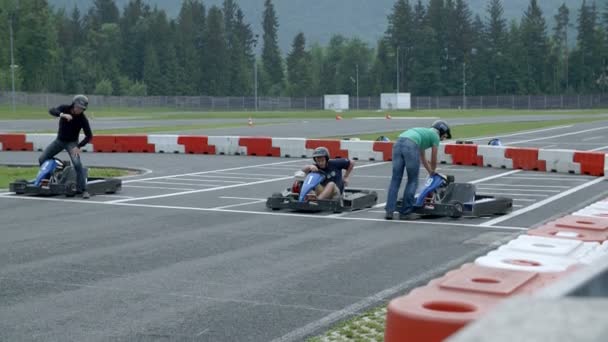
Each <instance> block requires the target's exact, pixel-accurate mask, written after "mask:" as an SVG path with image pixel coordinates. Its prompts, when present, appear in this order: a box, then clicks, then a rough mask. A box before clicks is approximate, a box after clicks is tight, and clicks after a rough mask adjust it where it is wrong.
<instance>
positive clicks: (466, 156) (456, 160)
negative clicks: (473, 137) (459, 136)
mask: <svg viewBox="0 0 608 342" xmlns="http://www.w3.org/2000/svg"><path fill="white" fill-rule="evenodd" d="M445 153H446V154H449V155H451V156H452V164H456V165H473V166H483V157H482V156H478V155H477V145H473V144H447V145H445Z"/></svg>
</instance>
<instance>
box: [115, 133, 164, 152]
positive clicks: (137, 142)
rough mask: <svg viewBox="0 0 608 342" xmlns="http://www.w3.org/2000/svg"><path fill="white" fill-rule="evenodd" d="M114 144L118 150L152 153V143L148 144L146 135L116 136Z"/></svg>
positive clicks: (153, 150)
mask: <svg viewBox="0 0 608 342" xmlns="http://www.w3.org/2000/svg"><path fill="white" fill-rule="evenodd" d="M116 145H117V147H118V152H143V153H154V152H155V149H154V145H153V144H148V136H147V135H140V136H123V135H117V136H116Z"/></svg>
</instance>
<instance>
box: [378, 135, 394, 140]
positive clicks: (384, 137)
mask: <svg viewBox="0 0 608 342" xmlns="http://www.w3.org/2000/svg"><path fill="white" fill-rule="evenodd" d="M376 141H391V139H389V138H388V137H387V136H384V135H381V136H379V137H378V138H376Z"/></svg>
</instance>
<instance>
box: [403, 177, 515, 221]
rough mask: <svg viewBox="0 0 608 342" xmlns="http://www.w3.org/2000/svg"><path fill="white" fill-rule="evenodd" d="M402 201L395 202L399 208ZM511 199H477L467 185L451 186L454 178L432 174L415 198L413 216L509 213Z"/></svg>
mask: <svg viewBox="0 0 608 342" xmlns="http://www.w3.org/2000/svg"><path fill="white" fill-rule="evenodd" d="M401 206H402V201H401V200H400V201H398V202H397V207H398V208H401ZM512 208H513V199H511V198H507V197H494V196H485V195H477V194H476V187H475V185H474V184H470V183H455V182H454V176H444V175H440V174H434V175H433V176H432V177H429V178H427V181H426V183H425V187H424V189H423V190H422V191H421V192H420V194H418V195H417V196H416V199H415V204H414V212H415V213H417V214H419V215H423V216H444V217H445V216H447V217H452V218H459V217H461V216H472V217H480V216H491V215H504V214H507V213H509V212H511V210H512Z"/></svg>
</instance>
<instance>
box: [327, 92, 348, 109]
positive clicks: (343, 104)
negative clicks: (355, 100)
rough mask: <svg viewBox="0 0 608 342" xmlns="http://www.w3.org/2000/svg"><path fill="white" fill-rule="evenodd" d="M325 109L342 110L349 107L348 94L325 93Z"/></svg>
mask: <svg viewBox="0 0 608 342" xmlns="http://www.w3.org/2000/svg"><path fill="white" fill-rule="evenodd" d="M323 102H324V108H325V110H335V111H342V110H347V109H348V95H325V97H324V101H323Z"/></svg>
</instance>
